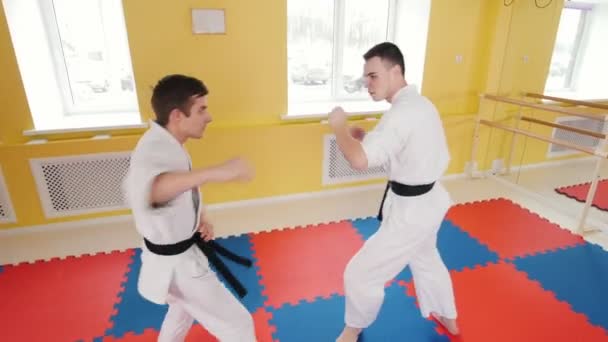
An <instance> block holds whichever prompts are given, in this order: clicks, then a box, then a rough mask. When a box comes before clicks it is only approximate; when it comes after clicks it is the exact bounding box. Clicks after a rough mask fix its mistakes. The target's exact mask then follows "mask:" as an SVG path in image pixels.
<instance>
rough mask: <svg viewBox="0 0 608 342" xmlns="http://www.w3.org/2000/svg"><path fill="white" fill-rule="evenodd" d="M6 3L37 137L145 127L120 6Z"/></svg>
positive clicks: (65, 0)
mask: <svg viewBox="0 0 608 342" xmlns="http://www.w3.org/2000/svg"><path fill="white" fill-rule="evenodd" d="M3 4H4V8H5V12H6V14H7V21H8V24H9V29H10V33H11V38H12V40H13V46H14V48H15V54H16V56H17V62H18V64H19V69H20V72H21V76H22V80H23V83H24V87H25V90H26V94H27V98H28V102H29V105H30V111H31V114H32V119H33V121H34V126H35V128H34V130H33V131H34V132H36V131H53V130H70V129H88V128H92V127H116V126H133V125H138V124H141V117H140V115H139V108H138V103H137V95H136V92H135V81H134V78H133V71H132V66H131V57H130V53H129V46H128V39H127V32H126V26H125V22H124V16H123V10H122V3H121V1H120V0H78V1H73V0H4V1H3ZM26 133H27V132H26Z"/></svg>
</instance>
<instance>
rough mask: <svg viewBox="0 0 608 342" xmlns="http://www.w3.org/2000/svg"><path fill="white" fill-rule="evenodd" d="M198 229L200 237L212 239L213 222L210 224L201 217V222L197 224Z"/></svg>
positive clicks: (207, 239) (206, 239)
mask: <svg viewBox="0 0 608 342" xmlns="http://www.w3.org/2000/svg"><path fill="white" fill-rule="evenodd" d="M198 231H199V232H200V233H201V237H202V238H203V239H204V240H205V241H209V240H213V238H214V235H213V224H211V222H209V221H207V220H206V219H204V218H201V222H200V224H199V225H198Z"/></svg>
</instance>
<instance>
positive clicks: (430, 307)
mask: <svg viewBox="0 0 608 342" xmlns="http://www.w3.org/2000/svg"><path fill="white" fill-rule="evenodd" d="M364 59H365V66H364V76H365V80H366V85H367V88H368V92H369V94H370V95H371V97H372V98H373V99H374V100H375V101H380V100H387V101H388V102H389V103H391V108H390V109H389V111H388V112H386V113H385V114H384V115H383V116H382V118H381V119H380V121H379V122H378V124H377V125H376V127H375V128H374V129H373V130H372V131H370V132H369V133H367V134H366V133H365V131H363V130H362V129H360V128H357V127H352V128H350V129H349V127H348V124H347V121H346V114H345V113H344V111H343V110H342V109H341V108H340V107H337V108H334V110H333V111H332V112H331V113H330V114H329V124H330V126H331V128H332V130H333V132H334V133H335V135H336V140H337V143H338V146H339V148H340V150H341V151H342V153H343V154H344V156H345V158H346V159H347V160H348V161H349V163H350V165H351V166H352V167H353V168H355V169H358V170H365V169H367V168H371V167H376V166H381V165H383V166H384V167H385V169H386V170H387V172H388V178H389V182H388V184H387V187H386V190H385V193H384V197H383V199H382V203H381V204H380V211H379V213H378V219H379V220H380V221H381V224H380V228H379V229H378V231H377V232H376V233H375V234H374V235H373V236H371V237H370V238H369V239H368V240H367V241H366V242H365V244H364V246H363V247H362V248H361V250H359V252H358V253H357V254H356V255H355V256H354V257H353V258H352V259H351V261H350V262H349V264H348V265H347V267H346V270H345V272H344V292H345V296H346V313H345V328H344V330H343V332H342V334H341V335H340V336H339V337H338V341H340V342H346V341H356V340H357V338H358V336H359V334H360V333H361V331H362V329H365V328H366V327H368V326H369V325H371V324H372V323H373V322H374V320H375V319H376V317H377V314H378V311H379V310H380V307H381V305H382V302H383V301H384V286H385V284H386V283H387V282H388V281H390V280H391V279H393V278H394V277H395V276H397V274H399V272H401V271H402V270H403V269H404V268H405V267H406V266H407V265H409V266H410V269H411V271H412V276H413V278H414V282H415V287H416V296H417V299H418V303H419V304H420V310H421V313H422V316H423V317H429V316H432V317H433V318H434V319H436V320H437V321H438V322H439V323H440V324H442V325H443V326H444V327H445V328H446V329H447V330H448V331H449V332H450V333H451V334H455V335H456V334H458V327H457V324H456V314H457V313H456V305H455V300H454V293H453V288H452V280H451V278H450V274H449V272H448V270H447V268H446V266H445V264H444V263H443V261H442V259H441V256H440V255H439V251H438V250H437V246H436V245H437V233H438V231H439V228H440V225H441V222H442V221H443V218H444V216H445V214H446V213H447V211H448V209H449V207H450V206H451V203H452V201H451V199H450V196H449V194H448V192H447V191H446V190H445V189H444V187H443V186H442V185H441V183H439V179H440V178H441V176H442V175H443V173H444V172H445V170H446V169H447V166H448V163H449V160H450V156H449V151H448V148H447V142H446V138H445V133H444V131H443V126H442V123H441V118H440V116H439V113H438V112H437V110H436V108H435V106H434V105H433V104H432V103H431V102H430V101H429V100H428V99H427V98H425V97H423V96H421V95H420V94H419V93H418V91H417V90H416V89H415V88H414V86H412V85H408V84H407V82H406V80H405V77H404V75H405V71H404V62H403V55H402V54H401V51H400V50H399V48H398V47H397V46H396V45H394V44H392V43H388V42H385V43H381V44H378V45H376V46H374V47H373V48H371V49H370V50H369V51H368V52H367V53H365V55H364Z"/></svg>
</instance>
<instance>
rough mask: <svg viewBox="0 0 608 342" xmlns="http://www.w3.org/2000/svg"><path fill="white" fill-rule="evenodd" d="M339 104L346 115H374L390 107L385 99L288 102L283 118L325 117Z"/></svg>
mask: <svg viewBox="0 0 608 342" xmlns="http://www.w3.org/2000/svg"><path fill="white" fill-rule="evenodd" d="M337 106H340V107H342V108H343V109H344V111H345V112H346V113H347V114H348V116H375V115H379V114H382V113H384V112H385V111H387V110H388V109H389V108H390V104H389V103H388V102H386V101H380V102H375V101H326V102H309V103H290V104H289V110H288V112H287V114H285V115H283V116H282V117H281V118H282V119H283V120H303V119H326V118H327V116H328V114H329V113H330V112H331V111H332V109H333V108H334V107H337Z"/></svg>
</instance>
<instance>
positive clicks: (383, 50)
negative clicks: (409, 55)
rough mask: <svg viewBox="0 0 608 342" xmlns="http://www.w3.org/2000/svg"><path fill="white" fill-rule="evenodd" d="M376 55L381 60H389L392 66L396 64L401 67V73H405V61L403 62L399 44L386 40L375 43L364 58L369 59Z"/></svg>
mask: <svg viewBox="0 0 608 342" xmlns="http://www.w3.org/2000/svg"><path fill="white" fill-rule="evenodd" d="M374 57H380V59H381V60H383V61H386V62H389V63H390V66H393V65H395V64H397V65H399V66H400V67H401V74H402V75H405V63H404V62H403V54H402V53H401V50H399V47H397V45H395V44H393V43H391V42H384V43H380V44H377V45H375V46H374V47H372V48H371V49H369V50H368V51H367V52H366V53H365V54H364V55H363V58H364V59H365V60H366V61H368V60H370V59H372V58H374Z"/></svg>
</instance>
